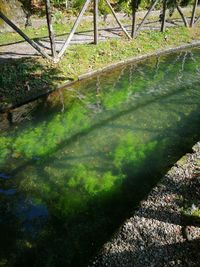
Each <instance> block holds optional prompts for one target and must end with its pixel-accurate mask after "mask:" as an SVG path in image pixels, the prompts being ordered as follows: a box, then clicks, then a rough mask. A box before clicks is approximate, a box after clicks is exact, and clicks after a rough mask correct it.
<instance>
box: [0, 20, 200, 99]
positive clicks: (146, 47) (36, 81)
mask: <svg viewBox="0 0 200 267" xmlns="http://www.w3.org/2000/svg"><path fill="white" fill-rule="evenodd" d="M81 27H82V28H81V30H85V29H88V27H89V23H83V24H82V26H81ZM55 28H56V32H57V34H59V33H63V31H64V30H66V31H68V30H69V29H70V25H67V26H65V25H61V24H57V25H55ZM36 32H38V37H42V36H45V35H46V33H47V28H46V27H42V28H40V29H37V30H34V29H27V30H26V33H27V34H28V35H29V36H30V37H32V36H34V34H35V33H36ZM198 39H200V30H199V25H196V27H194V28H192V29H187V28H185V27H173V28H168V29H167V30H166V32H165V33H161V32H158V31H149V30H148V31H142V32H140V34H139V35H138V37H137V38H136V39H134V40H127V39H126V38H125V37H122V38H120V39H108V40H106V41H102V42H100V43H99V44H98V45H96V46H95V45H92V44H79V45H71V46H70V47H69V49H68V50H67V52H66V54H65V56H64V58H63V59H62V60H61V62H60V63H59V64H57V65H54V64H50V63H49V62H48V61H46V60H45V59H42V58H40V57H38V58H34V59H33V58H26V59H15V60H5V61H4V63H3V64H0V72H1V73H3V75H1V76H0V100H1V103H4V104H5V103H13V102H14V103H15V102H23V101H25V100H26V101H27V99H30V98H33V96H37V95H39V94H41V92H44V91H45V90H47V88H48V89H49V88H56V87H57V86H58V85H61V84H63V83H65V82H67V81H70V80H77V78H78V76H79V75H81V74H84V73H86V72H88V71H92V70H96V69H99V68H102V67H105V66H106V65H108V64H111V63H115V62H118V61H121V60H125V59H128V58H130V57H134V56H138V55H144V54H147V53H152V52H156V51H157V50H159V49H164V48H169V47H175V46H179V45H181V44H185V43H190V42H191V41H192V40H198ZM17 40H18V41H20V37H19V36H18V35H16V34H14V33H13V34H11V33H9V34H8V33H5V34H1V37H0V44H3V43H5V42H7V43H9V42H16V41H17Z"/></svg>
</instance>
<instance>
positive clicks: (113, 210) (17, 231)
mask: <svg viewBox="0 0 200 267" xmlns="http://www.w3.org/2000/svg"><path fill="white" fill-rule="evenodd" d="M198 56H199V51H198V50H192V51H189V52H188V51H186V52H182V53H181V54H173V55H169V56H167V57H161V58H159V60H158V59H153V60H151V61H147V62H145V63H140V64H138V65H137V66H134V65H130V66H127V67H125V68H123V69H121V70H117V71H116V72H115V73H112V74H111V73H110V74H107V75H104V76H100V77H97V78H95V79H91V80H89V81H87V82H86V83H85V84H83V83H82V84H80V85H77V88H75V87H74V88H71V89H69V88H68V89H66V90H65V89H64V90H62V91H57V92H55V93H53V94H51V95H50V96H48V98H47V99H46V102H45V103H44V102H41V105H40V109H39V110H38V109H37V108H36V109H32V108H31V109H30V114H29V115H30V116H31V120H29V119H27V121H25V122H24V123H22V124H18V125H15V124H14V125H13V127H11V129H10V130H9V131H8V132H3V133H2V135H1V137H0V152H1V153H0V189H1V190H0V203H1V205H0V214H1V216H0V225H1V227H0V236H1V240H0V248H1V249H0V263H1V265H2V266H86V265H87V263H88V261H89V259H90V258H91V257H92V256H93V255H94V254H95V253H96V252H97V250H98V249H99V248H100V247H101V245H102V244H103V243H104V242H105V241H107V240H108V239H109V238H110V237H111V236H112V234H113V232H114V231H115V230H116V229H117V228H118V227H119V225H120V224H121V223H122V222H123V221H124V219H125V218H126V217H127V216H129V214H130V212H131V211H133V209H134V208H136V207H137V205H138V203H139V201H140V200H141V199H143V198H144V197H145V196H146V194H147V193H148V192H149V191H150V190H151V188H152V186H153V185H155V184H156V182H157V181H158V180H159V179H160V178H161V177H162V175H163V174H164V173H166V171H167V170H168V169H169V168H170V167H171V166H172V164H173V163H175V162H176V161H177V159H178V158H179V157H180V156H182V155H183V154H184V153H186V152H188V151H189V150H190V149H191V147H192V145H193V144H194V143H195V142H196V141H198V139H199V132H200V126H199V118H200V110H199V105H198V103H199V99H200V94H199V74H198V71H199V65H198V63H197V61H196V58H197V57H198ZM175 63H176V64H175ZM152 77H154V78H153V79H152ZM69 90H71V91H70V92H71V94H70V95H69V94H68V91H69ZM27 109H28V108H27V107H26V108H25V110H24V111H23V112H22V114H24V113H25V114H26V115H27ZM13 112H14V111H13ZM28 113H29V112H28ZM22 117H23V115H22ZM20 118H21V117H20ZM19 120H20V119H19Z"/></svg>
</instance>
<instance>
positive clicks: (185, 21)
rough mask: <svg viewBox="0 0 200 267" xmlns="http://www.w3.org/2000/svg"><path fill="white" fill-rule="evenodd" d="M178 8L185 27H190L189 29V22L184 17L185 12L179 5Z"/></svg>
mask: <svg viewBox="0 0 200 267" xmlns="http://www.w3.org/2000/svg"><path fill="white" fill-rule="evenodd" d="M176 8H177V10H178V12H179V14H180V15H181V18H182V20H183V22H184V25H185V27H187V28H188V27H189V25H188V21H187V19H186V17H185V16H184V14H183V12H182V10H181V8H180V6H179V5H178V4H177V3H176Z"/></svg>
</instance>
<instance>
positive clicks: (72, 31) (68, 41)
mask: <svg viewBox="0 0 200 267" xmlns="http://www.w3.org/2000/svg"><path fill="white" fill-rule="evenodd" d="M90 1H91V0H87V1H86V2H85V4H84V6H83V8H82V10H81V12H80V14H79V16H78V17H77V19H76V21H75V23H74V25H73V27H72V30H71V32H70V34H69V36H68V38H67V39H66V41H65V43H64V45H63V47H62V48H61V50H60V52H59V54H58V58H61V57H62V56H63V55H64V53H65V51H66V49H67V47H68V46H69V43H70V41H71V39H72V37H73V35H74V33H75V31H76V29H77V27H78V25H79V23H80V21H81V19H82V16H83V14H84V12H85V10H86V9H87V7H88V6H89V3H90Z"/></svg>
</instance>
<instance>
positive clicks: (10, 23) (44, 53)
mask: <svg viewBox="0 0 200 267" xmlns="http://www.w3.org/2000/svg"><path fill="white" fill-rule="evenodd" d="M0 18H1V19H2V20H4V21H5V22H6V23H7V24H8V25H9V26H10V27H11V28H12V29H13V30H15V31H16V32H17V33H18V34H19V35H21V36H22V37H23V38H24V39H25V40H26V41H27V42H28V43H29V44H30V45H31V46H32V47H33V48H35V50H37V51H38V52H39V53H40V54H41V55H42V56H43V57H45V58H47V59H49V60H52V58H51V57H50V56H49V55H48V54H47V53H46V52H45V51H44V50H43V49H42V48H41V47H40V46H39V45H38V44H37V43H36V42H34V41H33V40H31V39H29V37H28V36H27V35H26V34H25V33H23V32H22V31H21V30H20V29H19V28H18V27H17V26H16V25H15V24H14V23H13V22H12V21H11V20H9V19H8V18H7V17H6V16H5V15H4V14H3V13H2V12H1V11H0Z"/></svg>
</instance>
